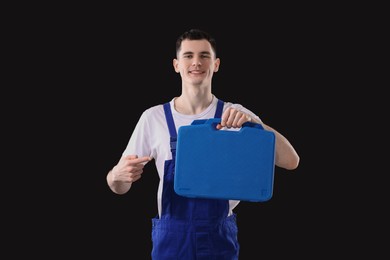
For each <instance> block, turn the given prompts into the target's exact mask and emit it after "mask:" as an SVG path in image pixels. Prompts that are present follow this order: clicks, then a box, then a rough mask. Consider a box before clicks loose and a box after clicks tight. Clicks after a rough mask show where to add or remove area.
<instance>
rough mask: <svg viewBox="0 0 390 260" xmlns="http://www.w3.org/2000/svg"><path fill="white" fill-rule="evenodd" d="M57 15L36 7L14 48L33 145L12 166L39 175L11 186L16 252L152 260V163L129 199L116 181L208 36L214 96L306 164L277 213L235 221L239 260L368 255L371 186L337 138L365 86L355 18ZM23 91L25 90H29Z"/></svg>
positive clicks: (345, 142) (315, 10) (309, 13)
mask: <svg viewBox="0 0 390 260" xmlns="http://www.w3.org/2000/svg"><path fill="white" fill-rule="evenodd" d="M35 8H36V6H35ZM161 8H166V9H164V10H168V11H164V12H162V11H161V10H160V9H161ZM49 9H50V12H42V11H41V12H36V13H33V14H31V13H28V8H26V9H23V11H22V12H25V13H26V16H27V17H30V18H29V19H25V20H23V22H21V20H18V19H14V20H12V23H13V24H14V25H17V26H18V28H19V30H18V32H14V34H15V35H18V40H11V43H13V44H14V45H15V46H14V47H16V48H17V49H18V52H15V59H14V60H13V62H14V63H15V64H17V63H21V61H23V62H22V63H21V64H19V66H21V68H22V69H23V70H24V71H25V72H24V73H23V75H22V76H21V75H19V77H18V79H17V80H16V82H14V83H13V84H14V86H16V87H15V88H14V90H15V92H16V94H18V100H17V101H16V102H15V103H14V104H15V105H23V109H22V115H23V118H24V121H23V123H22V126H23V127H18V128H17V129H16V130H14V134H18V136H23V137H24V138H23V141H22V142H23V147H25V148H23V149H22V147H20V146H18V145H15V146H14V147H13V148H14V150H12V153H11V151H10V153H11V154H15V155H18V156H20V153H21V152H22V153H23V154H24V156H23V157H22V158H20V157H18V163H19V165H20V163H21V162H23V163H24V164H23V165H29V169H30V170H28V172H29V174H28V176H27V177H23V179H22V180H20V181H19V180H18V181H17V182H16V181H15V183H14V184H13V185H10V186H11V187H13V191H15V190H18V191H20V192H23V196H20V195H15V196H12V195H11V196H12V200H10V203H9V205H10V206H11V210H10V212H12V213H17V214H12V217H11V218H12V220H13V221H14V222H12V223H15V225H13V231H14V232H12V234H10V235H9V241H11V242H15V243H17V244H26V246H24V248H26V249H28V252H29V253H31V254H33V253H34V254H36V255H37V256H42V257H46V256H48V257H53V256H61V257H67V258H70V257H74V258H76V257H84V258H86V257H95V256H99V257H106V258H107V259H119V258H127V259H149V258H150V251H151V239H150V231H151V223H150V219H151V218H152V217H154V216H155V215H156V214H157V202H156V193H157V184H158V176H157V173H156V170H155V167H154V162H153V163H150V164H148V165H147V166H146V168H145V172H144V174H143V178H142V179H141V180H140V181H139V182H137V183H135V184H134V185H133V187H132V189H131V191H130V192H129V193H127V194H125V195H122V196H119V195H116V194H114V193H112V192H111V191H110V190H109V188H108V186H107V184H106V179H105V178H106V174H107V172H108V171H109V170H110V169H111V168H112V167H113V166H114V165H115V164H116V163H117V161H118V160H119V158H120V156H121V154H122V152H123V150H124V149H125V147H126V144H127V142H128V140H129V138H130V135H131V132H132V130H133V128H134V126H135V124H136V122H137V121H138V118H139V116H140V115H141V113H142V112H143V111H144V110H145V109H146V108H148V107H150V106H153V105H156V104H162V103H164V102H166V101H169V100H171V99H172V98H173V97H174V96H178V95H180V90H181V85H180V82H181V81H180V76H179V75H178V74H176V73H175V72H174V70H173V67H172V59H173V58H174V55H175V40H176V38H177V37H178V36H179V35H180V34H181V33H182V32H184V31H185V30H188V29H190V28H200V29H204V30H206V31H208V32H210V33H211V34H212V35H213V36H214V37H215V38H216V40H217V53H218V56H219V57H220V58H221V67H220V71H219V72H218V73H216V74H215V76H214V80H213V93H214V94H215V95H216V96H217V97H218V98H220V99H222V100H225V101H230V102H233V103H240V104H242V105H244V106H245V107H247V108H248V109H250V110H252V111H253V112H255V113H256V114H258V115H259V116H260V117H261V118H262V120H263V121H264V122H265V123H267V124H269V125H270V126H272V127H274V128H275V129H277V130H278V131H279V132H281V133H282V134H283V135H285V136H286V137H287V138H288V139H289V140H290V142H291V143H292V144H293V146H294V147H295V148H296V150H297V152H298V154H299V155H300V158H301V162H300V165H299V167H298V168H297V169H296V170H294V171H286V170H283V169H281V168H276V169H275V182H274V184H275V186H274V194H273V197H272V199H271V200H270V201H268V202H264V203H252V202H242V203H241V204H239V205H238V207H237V208H236V210H235V212H236V213H237V214H238V225H239V241H240V244H241V253H240V255H241V257H240V259H257V258H259V259H260V258H262V257H267V259H279V258H281V257H282V256H285V255H287V256H289V257H299V258H301V259H317V258H319V257H325V256H326V257H333V256H335V255H336V254H338V255H339V256H341V255H342V256H351V255H352V254H356V253H357V254H360V255H362V254H363V253H365V249H364V248H362V247H357V248H356V242H357V243H361V235H362V233H365V232H366V231H367V232H368V228H366V227H362V226H360V229H356V226H355V222H354V221H356V218H358V217H359V215H360V209H359V207H357V206H361V204H362V203H364V205H365V206H367V204H368V201H367V199H366V197H365V196H364V195H360V196H356V193H355V191H356V190H360V187H358V186H357V185H355V183H357V180H356V178H351V176H352V175H353V174H354V171H353V170H351V169H348V168H346V166H345V165H346V164H347V162H346V157H345V156H342V154H343V151H345V149H346V148H347V147H348V146H349V143H350V142H352V141H353V140H352V139H353V138H352V137H349V136H348V135H345V136H344V138H343V139H339V138H340V135H339V134H335V129H338V131H337V133H340V130H341V131H342V130H343V128H344V125H345V124H346V121H348V120H351V121H352V119H351V110H352V109H351V107H350V106H347V105H345V101H346V100H348V98H349V97H350V95H349V94H344V93H345V92H344V91H342V89H343V88H344V87H345V84H346V82H348V79H347V78H349V76H350V75H352V74H353V73H352V72H351V71H350V70H349V67H348V66H347V64H349V63H350V62H351V57H352V61H353V55H352V52H353V51H354V48H355V47H354V45H353V44H352V43H351V40H350V37H352V35H353V34H354V30H355V29H354V28H355V27H353V26H352V25H353V22H351V21H350V20H348V19H347V18H345V16H344V14H345V13H344V12H345V10H346V9H339V11H337V9H336V10H334V9H331V10H329V9H326V8H319V7H314V6H312V7H309V9H307V8H306V9H304V10H303V9H301V7H300V6H284V7H278V8H272V9H269V8H265V7H256V8H255V7H252V6H242V7H240V8H237V7H236V6H235V5H234V6H233V5H232V6H229V5H227V4H225V6H224V7H223V8H222V7H220V8H216V9H209V7H207V6H202V7H197V6H191V7H183V8H181V7H179V6H176V7H175V8H171V9H170V7H167V6H156V5H153V6H151V7H148V8H141V9H140V8H138V7H137V8H135V7H126V8H125V7H121V6H115V7H114V6H109V7H107V6H103V5H101V6H97V5H95V6H78V7H69V6H68V7H57V6H56V7H51V8H49ZM343 10H344V11H343ZM347 60H348V61H347ZM19 80H20V82H22V81H23V82H27V83H23V86H24V88H23V89H20V88H19V87H18V86H20V85H19ZM356 91H357V90H355V93H356ZM14 120H15V121H18V120H16V119H14ZM18 123H20V122H18ZM27 126H28V127H27ZM27 128H28V131H26V129H27ZM340 140H342V141H340ZM354 159H356V158H354ZM16 187H17V188H16ZM24 193H26V195H24ZM16 199H17V202H15V200H16ZM365 199H366V200H365ZM7 205H8V204H7ZM16 231H20V232H16ZM364 238H367V236H366V235H365V236H364ZM346 241H349V242H348V245H347V244H346ZM351 241H354V242H355V244H353V249H352V248H351V246H350V243H351ZM18 252H19V251H18ZM18 252H14V253H18ZM20 252H21V253H23V250H21V251H20ZM52 259H53V258H52Z"/></svg>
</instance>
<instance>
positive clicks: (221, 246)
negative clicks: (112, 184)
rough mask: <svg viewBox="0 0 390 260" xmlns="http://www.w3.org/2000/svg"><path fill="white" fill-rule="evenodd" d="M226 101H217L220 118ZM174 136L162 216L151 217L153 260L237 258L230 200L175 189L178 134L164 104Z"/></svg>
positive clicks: (236, 241) (163, 194)
mask: <svg viewBox="0 0 390 260" xmlns="http://www.w3.org/2000/svg"><path fill="white" fill-rule="evenodd" d="M223 104H224V102H223V101H221V100H218V105H217V110H216V113H215V117H216V118H220V117H221V115H222V111H223ZM164 111H165V116H166V120H167V124H168V129H169V133H170V136H171V139H170V140H171V152H172V160H166V161H165V165H164V186H163V191H162V208H161V209H162V211H161V217H160V218H159V217H158V216H156V217H155V218H153V219H152V242H153V248H152V253H151V255H152V259H153V260H166V259H169V260H172V259H178V260H195V259H196V260H200V259H208V260H209V259H213V260H217V259H218V260H233V259H234V260H236V259H238V253H239V243H238V240H237V223H236V214H235V213H233V214H232V215H230V216H228V211H229V201H228V200H219V199H203V198H187V197H183V196H180V195H177V194H176V193H175V191H174V185H173V181H174V170H175V158H176V139H177V133H176V128H175V123H174V121H173V117H172V112H171V108H170V104H169V103H165V104H164Z"/></svg>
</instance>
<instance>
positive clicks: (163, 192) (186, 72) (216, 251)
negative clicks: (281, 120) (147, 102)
mask: <svg viewBox="0 0 390 260" xmlns="http://www.w3.org/2000/svg"><path fill="white" fill-rule="evenodd" d="M219 66H220V59H219V58H217V54H216V42H215V39H214V38H212V37H211V36H210V35H209V34H208V33H207V32H204V31H201V30H197V29H192V30H189V31H187V32H185V33H183V34H182V35H181V36H180V37H179V38H178V39H177V42H176V58H175V59H173V67H174V69H175V71H176V72H177V73H179V74H180V76H181V79H182V86H181V95H180V96H178V97H174V98H173V99H172V100H171V101H170V102H166V103H164V104H159V105H156V106H153V107H150V108H148V109H146V110H145V111H144V113H143V114H142V115H141V117H140V119H139V121H138V123H137V125H136V127H135V129H134V131H133V133H132V135H131V138H130V140H129V143H128V145H127V147H126V149H125V151H124V152H123V156H122V157H121V158H120V160H119V162H118V163H117V165H115V166H114V167H113V168H112V170H111V171H110V172H109V173H108V174H107V183H108V185H109V187H110V188H111V190H112V191H113V192H115V193H117V194H124V193H126V192H128V191H129V190H130V188H131V185H132V183H134V182H136V181H138V180H139V179H140V178H141V176H142V172H143V168H144V165H145V164H146V163H148V162H149V161H150V160H152V159H154V160H155V163H156V168H157V171H158V174H159V177H160V182H159V187H158V194H157V201H158V205H157V207H158V216H156V217H155V218H153V219H152V224H153V225H152V241H153V249H152V253H151V254H152V258H153V259H186V260H189V259H203V258H206V259H209V258H212V259H225V260H226V259H238V256H239V249H240V245H239V243H238V239H237V224H236V213H234V212H233V209H234V208H235V207H236V206H237V205H238V204H239V201H233V200H221V199H218V200H215V199H197V198H186V197H183V196H179V195H177V194H176V193H175V191H174V188H173V187H174V185H173V181H174V169H175V147H174V144H175V140H176V137H177V136H176V135H177V131H178V128H179V127H180V126H183V125H190V124H191V123H192V122H193V120H198V119H208V118H214V117H216V118H221V122H220V124H219V125H218V126H217V128H218V129H222V128H240V127H241V126H242V125H243V124H244V123H246V122H254V123H258V124H261V125H262V126H263V128H264V129H265V130H268V131H272V132H274V133H275V137H276V139H275V140H276V141H275V165H276V166H279V167H282V168H285V169H288V170H293V169H295V168H297V167H298V164H299V156H298V154H297V153H296V151H295V149H294V148H293V146H292V145H291V144H290V142H289V141H288V140H287V139H286V138H285V137H284V136H283V135H281V134H280V133H279V132H277V131H276V130H275V129H273V128H271V127H270V126H268V125H266V124H264V123H263V122H262V121H261V119H260V118H259V117H258V116H257V115H256V114H254V113H253V112H251V111H249V110H248V109H246V108H245V107H244V106H242V105H240V104H233V103H230V102H224V101H222V100H219V99H218V98H217V97H216V96H215V95H214V94H213V93H212V78H213V75H214V73H216V72H218V69H219ZM171 142H172V144H173V146H171ZM171 148H172V149H171Z"/></svg>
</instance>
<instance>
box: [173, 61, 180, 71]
mask: <svg viewBox="0 0 390 260" xmlns="http://www.w3.org/2000/svg"><path fill="white" fill-rule="evenodd" d="M172 65H173V68H174V69H175V71H176V73H179V72H180V70H179V61H178V60H177V59H173V61H172Z"/></svg>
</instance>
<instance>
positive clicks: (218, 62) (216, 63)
mask: <svg viewBox="0 0 390 260" xmlns="http://www.w3.org/2000/svg"><path fill="white" fill-rule="evenodd" d="M220 64H221V60H220V59H219V58H216V59H215V62H214V72H218V70H219V65H220Z"/></svg>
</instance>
